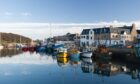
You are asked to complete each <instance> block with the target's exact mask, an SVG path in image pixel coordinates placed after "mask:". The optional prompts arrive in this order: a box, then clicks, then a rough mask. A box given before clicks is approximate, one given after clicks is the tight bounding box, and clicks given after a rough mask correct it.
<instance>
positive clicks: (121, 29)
mask: <svg viewBox="0 0 140 84" xmlns="http://www.w3.org/2000/svg"><path fill="white" fill-rule="evenodd" d="M132 28H133V27H132V26H123V27H114V28H112V27H104V28H93V31H94V33H95V34H105V33H118V34H123V33H124V31H125V32H126V33H127V34H130V33H131V31H132ZM89 31H90V29H84V30H83V31H82V33H81V35H86V34H89Z"/></svg>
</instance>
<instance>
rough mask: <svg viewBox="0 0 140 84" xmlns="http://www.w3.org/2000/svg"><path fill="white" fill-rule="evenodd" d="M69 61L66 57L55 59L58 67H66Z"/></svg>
mask: <svg viewBox="0 0 140 84" xmlns="http://www.w3.org/2000/svg"><path fill="white" fill-rule="evenodd" d="M68 61H69V59H68V58H67V57H57V64H58V66H60V67H66V66H67V65H68Z"/></svg>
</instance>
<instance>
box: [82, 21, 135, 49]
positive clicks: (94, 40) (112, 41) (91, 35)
mask: <svg viewBox="0 0 140 84" xmlns="http://www.w3.org/2000/svg"><path fill="white" fill-rule="evenodd" d="M136 36H137V31H136V27H135V24H132V26H122V27H113V26H110V27H103V28H91V29H83V31H82V33H81V35H80V46H97V45H100V44H102V45H106V46H111V45H118V44H122V45H130V44H131V43H132V42H133V41H134V38H135V37H136Z"/></svg>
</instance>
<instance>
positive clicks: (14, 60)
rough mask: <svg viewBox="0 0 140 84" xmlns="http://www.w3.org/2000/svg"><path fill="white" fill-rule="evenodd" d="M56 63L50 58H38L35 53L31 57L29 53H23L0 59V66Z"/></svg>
mask: <svg viewBox="0 0 140 84" xmlns="http://www.w3.org/2000/svg"><path fill="white" fill-rule="evenodd" d="M56 62H57V61H54V60H53V58H52V57H51V56H46V55H45V56H40V55H39V54H35V53H32V56H30V55H29V53H24V55H23V54H20V55H18V56H12V57H0V64H27V65H30V64H31V65H32V64H33V65H50V64H54V63H56ZM23 74H25V72H23Z"/></svg>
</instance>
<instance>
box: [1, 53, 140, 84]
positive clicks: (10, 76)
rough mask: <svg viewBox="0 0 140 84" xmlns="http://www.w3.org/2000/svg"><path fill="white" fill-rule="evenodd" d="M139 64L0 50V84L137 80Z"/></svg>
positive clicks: (88, 83)
mask: <svg viewBox="0 0 140 84" xmlns="http://www.w3.org/2000/svg"><path fill="white" fill-rule="evenodd" d="M139 83H140V66H139V64H132V63H126V62H121V61H117V60H104V61H102V59H98V60H97V59H91V58H79V59H75V58H57V57H56V56H55V55H51V54H46V53H36V52H22V51H21V50H1V51H0V84H139Z"/></svg>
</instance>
